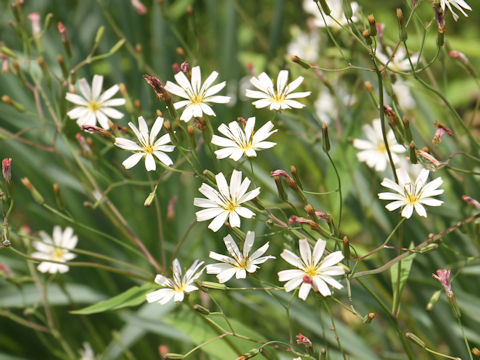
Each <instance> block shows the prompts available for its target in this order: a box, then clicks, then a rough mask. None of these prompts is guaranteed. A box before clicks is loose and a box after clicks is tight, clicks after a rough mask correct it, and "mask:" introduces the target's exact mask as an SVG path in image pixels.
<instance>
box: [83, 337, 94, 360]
mask: <svg viewBox="0 0 480 360" xmlns="http://www.w3.org/2000/svg"><path fill="white" fill-rule="evenodd" d="M82 345H83V349H82V350H81V351H80V360H95V353H94V352H93V349H92V346H91V345H90V343H88V342H86V341H85V342H84V343H83V344H82Z"/></svg>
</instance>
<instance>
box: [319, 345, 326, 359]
mask: <svg viewBox="0 0 480 360" xmlns="http://www.w3.org/2000/svg"><path fill="white" fill-rule="evenodd" d="M326 358H327V349H325V348H321V349H320V360H325V359H326Z"/></svg>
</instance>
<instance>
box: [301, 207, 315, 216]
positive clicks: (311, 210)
mask: <svg viewBox="0 0 480 360" xmlns="http://www.w3.org/2000/svg"><path fill="white" fill-rule="evenodd" d="M303 209H304V210H305V212H306V213H307V214H308V216H310V217H314V216H315V208H314V207H313V206H312V205H311V204H307V205H305V207H304V208H303Z"/></svg>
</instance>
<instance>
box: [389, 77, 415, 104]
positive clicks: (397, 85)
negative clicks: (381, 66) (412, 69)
mask: <svg viewBox="0 0 480 360" xmlns="http://www.w3.org/2000/svg"><path fill="white" fill-rule="evenodd" d="M392 89H393V93H394V94H395V96H396V98H397V100H398V104H399V105H400V107H401V108H402V109H404V110H412V109H414V108H415V105H416V104H415V99H414V98H413V96H412V93H411V92H410V87H409V85H408V83H407V82H406V81H404V80H402V79H400V78H397V81H395V82H394V83H393V84H392Z"/></svg>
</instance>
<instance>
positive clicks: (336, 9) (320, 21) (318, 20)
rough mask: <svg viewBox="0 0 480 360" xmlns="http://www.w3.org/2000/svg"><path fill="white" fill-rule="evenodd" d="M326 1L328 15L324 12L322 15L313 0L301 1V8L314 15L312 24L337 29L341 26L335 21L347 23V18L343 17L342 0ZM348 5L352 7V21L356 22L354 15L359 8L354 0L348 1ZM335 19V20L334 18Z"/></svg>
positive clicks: (342, 23) (343, 24)
mask: <svg viewBox="0 0 480 360" xmlns="http://www.w3.org/2000/svg"><path fill="white" fill-rule="evenodd" d="M326 3H327V5H328V7H329V9H330V15H326V14H324V17H325V20H324V17H322V14H321V13H320V10H319V9H318V7H317V3H316V1H314V0H304V1H303V9H304V10H305V11H306V12H308V13H310V14H312V15H314V16H315V21H314V24H315V26H318V27H331V28H332V29H334V30H339V29H340V28H341V27H340V25H338V24H337V21H338V22H339V23H340V24H341V25H342V26H345V25H348V20H347V18H346V17H345V12H344V11H343V4H342V1H339V0H326ZM350 6H351V8H352V14H353V15H352V19H351V20H352V21H353V22H357V21H358V18H357V16H356V13H357V12H358V10H359V6H358V4H357V3H356V2H352V3H350ZM333 19H335V20H337V21H335V20H333Z"/></svg>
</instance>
